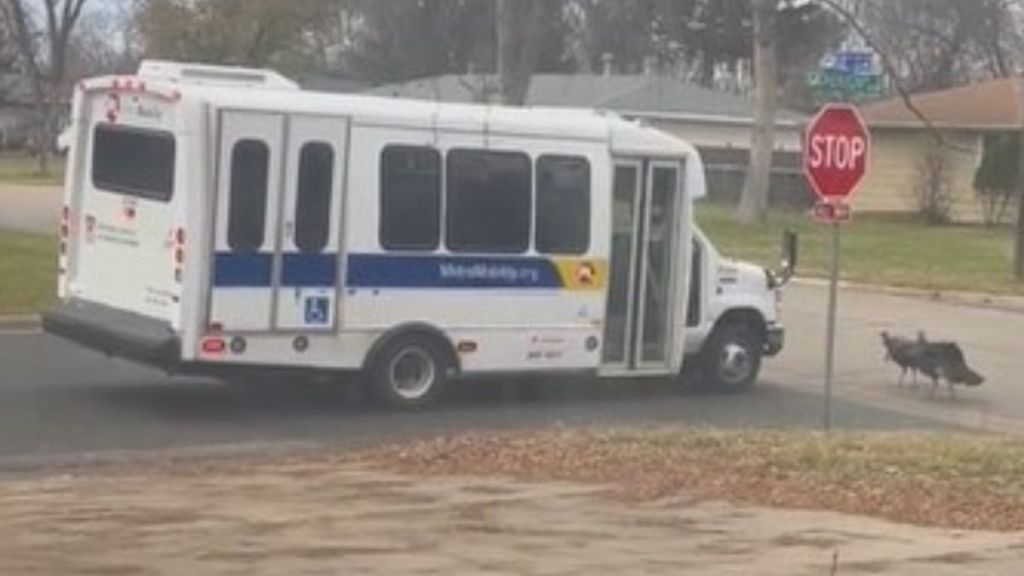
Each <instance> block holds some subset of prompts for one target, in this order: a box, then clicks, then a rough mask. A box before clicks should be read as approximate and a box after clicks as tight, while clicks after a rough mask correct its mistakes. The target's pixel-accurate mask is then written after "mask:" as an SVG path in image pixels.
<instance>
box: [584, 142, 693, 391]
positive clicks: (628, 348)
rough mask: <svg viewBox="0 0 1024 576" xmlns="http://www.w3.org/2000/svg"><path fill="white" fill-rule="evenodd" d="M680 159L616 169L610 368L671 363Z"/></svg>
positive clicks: (607, 347)
mask: <svg viewBox="0 0 1024 576" xmlns="http://www.w3.org/2000/svg"><path fill="white" fill-rule="evenodd" d="M679 183H680V165H679V163H674V162H641V161H632V162H620V163H617V164H616V167H615V179H614V190H613V192H612V196H613V214H612V230H611V234H612V250H611V277H610V281H609V289H608V300H607V309H606V312H605V335H604V349H603V351H602V355H603V358H602V364H603V368H604V370H606V371H608V372H611V373H616V372H621V373H627V372H637V371H639V372H651V373H665V372H666V371H667V370H668V369H669V368H670V367H671V361H672V354H671V352H672V350H673V346H676V343H675V341H676V339H675V336H674V334H673V328H672V327H673V317H674V313H675V302H676V301H677V298H676V297H675V294H676V291H677V290H679V289H680V287H679V286H678V282H676V272H677V271H676V268H675V266H676V262H678V260H679V259H678V257H677V255H678V250H679V240H678V236H679V223H680V218H682V217H683V214H682V209H681V205H680V203H681V200H680V198H681V194H680V189H679Z"/></svg>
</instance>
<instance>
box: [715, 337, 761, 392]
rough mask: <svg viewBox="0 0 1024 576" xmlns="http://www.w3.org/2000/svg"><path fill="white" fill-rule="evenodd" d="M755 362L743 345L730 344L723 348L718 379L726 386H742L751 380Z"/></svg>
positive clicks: (719, 361)
mask: <svg viewBox="0 0 1024 576" xmlns="http://www.w3.org/2000/svg"><path fill="white" fill-rule="evenodd" d="M752 369H753V361H752V359H751V355H750V351H748V350H747V348H746V347H745V346H743V345H742V344H738V343H735V342H730V343H729V344H726V345H725V346H724V347H723V348H722V353H721V355H720V356H719V359H718V377H719V379H721V380H722V381H723V382H725V383H726V384H740V383H742V382H745V381H746V380H747V379H748V378H750V374H751V370H752Z"/></svg>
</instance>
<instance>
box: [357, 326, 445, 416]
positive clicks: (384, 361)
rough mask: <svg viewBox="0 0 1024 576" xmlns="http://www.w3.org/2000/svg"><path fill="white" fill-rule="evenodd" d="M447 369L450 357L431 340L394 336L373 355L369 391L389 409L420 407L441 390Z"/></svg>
mask: <svg viewBox="0 0 1024 576" xmlns="http://www.w3.org/2000/svg"><path fill="white" fill-rule="evenodd" d="M450 368H451V360H450V355H449V354H447V353H446V351H445V349H444V348H443V347H441V346H440V345H439V344H438V343H437V341H436V340H435V339H433V338H429V337H424V336H420V335H416V334H409V335H400V336H396V337H394V338H391V339H390V340H388V341H387V342H385V343H384V345H383V346H381V348H380V349H379V350H377V351H376V353H374V355H373V359H372V360H371V362H370V365H369V367H368V370H367V377H368V378H369V385H370V392H371V393H372V394H373V397H374V398H375V399H376V400H377V401H378V402H381V403H383V404H385V405H387V406H390V407H392V408H399V409H414V408H421V407H423V406H427V405H429V404H430V403H432V402H433V401H434V400H436V399H437V397H438V396H440V395H441V393H442V392H443V391H444V389H445V386H446V384H447V381H448V371H449V370H450Z"/></svg>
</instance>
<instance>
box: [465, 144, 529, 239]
mask: <svg viewBox="0 0 1024 576" xmlns="http://www.w3.org/2000/svg"><path fill="white" fill-rule="evenodd" d="M447 166H448V169H447V190H446V198H447V207H446V208H447V219H446V223H447V230H446V231H445V241H446V243H447V245H448V249H449V250H451V251H452V252H479V253H484V254H487V253H492V254H493V253H496V254H516V253H521V252H525V251H526V250H527V248H529V246H530V221H531V220H532V210H531V203H532V199H531V193H532V186H531V184H532V182H531V179H532V178H531V171H532V165H531V162H530V157H529V156H527V155H526V154H523V153H521V152H495V151H490V150H465V149H462V150H451V151H450V152H448V157H447Z"/></svg>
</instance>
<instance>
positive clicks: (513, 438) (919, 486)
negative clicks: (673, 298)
mask: <svg viewBox="0 0 1024 576" xmlns="http://www.w3.org/2000/svg"><path fill="white" fill-rule="evenodd" d="M360 458H361V459H365V460H367V461H369V462H370V463H372V464H373V465H375V466H380V467H382V468H385V469H388V470H392V471H398V472H402V473H409V474H426V475H473V476H477V475H486V476H492V475H497V476H509V477H513V478H517V479H521V480H531V481H547V480H564V481H573V482H585V483H601V484H608V485H610V486H611V487H612V491H613V494H615V495H616V496H618V497H621V498H624V499H627V500H644V501H649V500H654V499H659V498H663V497H669V496H674V495H689V496H693V497H697V498H704V499H715V500H726V501H730V502H740V503H748V504H757V505H769V506H778V507H787V508H806V509H825V510H834V511H838V512H846V513H853V514H863V515H870V516H877V517H881V518H885V519H888V520H894V521H899V522H908V523H912V524H919V525H926V526H938V527H947V528H959V529H985V530H1002V531H1010V530H1022V529H1024V443H1021V442H1019V441H1016V440H1010V439H1002V438H992V437H978V436H923V435H922V436H914V435H906V434H899V435H897V434H887V435H835V436H831V437H826V436H823V435H818V434H813V433H806V432H743V433H729V432H707V431H693V430H648V431H614V432H564V433H544V434H535V435H509V436H488V435H472V436H459V437H452V438H443V439H438V440H433V441H425V442H421V443H416V444H412V445H408V444H406V445H398V446H392V447H386V448H382V449H379V450H375V451H372V452H370V453H367V454H364V455H361V456H360Z"/></svg>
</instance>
